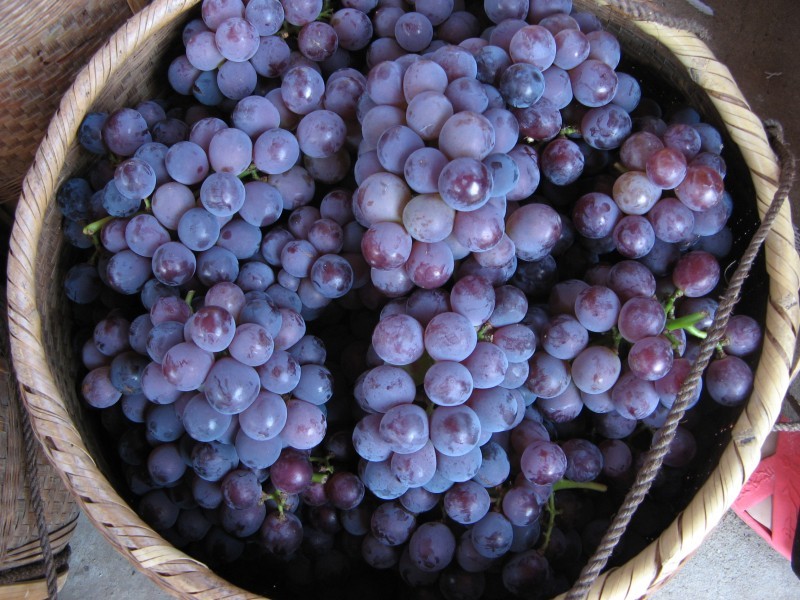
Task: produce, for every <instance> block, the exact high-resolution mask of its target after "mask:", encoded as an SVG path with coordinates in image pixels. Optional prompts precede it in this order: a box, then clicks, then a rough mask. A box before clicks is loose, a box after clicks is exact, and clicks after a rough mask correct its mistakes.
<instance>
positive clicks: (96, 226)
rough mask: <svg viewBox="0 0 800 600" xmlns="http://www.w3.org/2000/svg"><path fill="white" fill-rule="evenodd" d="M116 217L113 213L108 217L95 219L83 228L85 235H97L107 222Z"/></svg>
mask: <svg viewBox="0 0 800 600" xmlns="http://www.w3.org/2000/svg"><path fill="white" fill-rule="evenodd" d="M114 218H115V217H112V216H111V215H109V216H107V217H103V218H102V219H98V220H97V221H93V222H92V223H89V224H88V225H87V226H86V227H84V228H83V235H89V236H93V235H96V234H97V233H98V232H99V231H100V230H101V229H102V228H103V226H104V225H105V224H106V223H109V222H111V221H113V220H114Z"/></svg>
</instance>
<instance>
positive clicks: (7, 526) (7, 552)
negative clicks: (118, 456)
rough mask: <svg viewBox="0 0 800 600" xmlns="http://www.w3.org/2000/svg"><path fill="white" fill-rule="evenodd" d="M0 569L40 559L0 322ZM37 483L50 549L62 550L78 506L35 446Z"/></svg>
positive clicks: (14, 392)
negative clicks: (42, 503) (0, 343)
mask: <svg viewBox="0 0 800 600" xmlns="http://www.w3.org/2000/svg"><path fill="white" fill-rule="evenodd" d="M0 340H2V347H0V572H3V571H6V570H10V569H15V568H18V567H22V566H26V565H30V564H32V563H35V562H38V561H40V560H41V559H42V549H41V546H40V543H39V530H38V528H37V525H36V515H35V513H34V510H33V508H32V503H31V493H30V487H29V484H28V481H27V474H26V472H25V444H24V440H23V435H22V424H21V421H20V417H21V415H20V405H19V402H18V398H17V396H18V394H19V391H18V389H17V386H16V385H15V381H14V378H13V375H12V373H11V371H10V363H9V361H10V352H9V349H8V341H7V340H8V332H7V331H6V330H5V326H4V322H3V324H2V325H0ZM36 450H37V452H36V463H37V466H38V475H39V487H40V489H41V492H42V497H43V502H44V506H45V513H46V518H47V522H48V531H49V533H50V544H51V547H52V550H53V553H56V554H57V553H58V552H60V551H61V550H63V549H64V547H65V546H66V545H67V543H68V542H69V540H70V537H71V536H72V532H73V530H74V529H75V525H76V519H77V518H78V507H77V504H76V502H75V499H74V498H73V497H72V495H71V494H70V493H69V492H68V491H67V489H66V487H64V483H63V482H62V481H61V477H60V476H59V474H58V471H56V469H54V468H53V467H52V466H51V465H50V463H48V462H47V459H46V458H45V455H44V452H43V451H42V449H41V448H39V447H38V446H37V448H36Z"/></svg>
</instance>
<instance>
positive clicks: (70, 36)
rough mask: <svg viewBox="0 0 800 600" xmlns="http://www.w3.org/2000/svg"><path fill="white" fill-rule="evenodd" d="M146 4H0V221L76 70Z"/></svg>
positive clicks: (129, 0) (100, 0) (117, 0)
mask: <svg viewBox="0 0 800 600" xmlns="http://www.w3.org/2000/svg"><path fill="white" fill-rule="evenodd" d="M145 4H147V0H82V1H81V2H80V4H79V5H78V4H76V3H73V2H46V1H45V0H5V1H4V2H2V3H0V23H2V24H3V34H2V36H0V109H2V110H0V135H1V136H2V139H3V144H2V145H1V146H0V164H2V165H3V169H2V171H0V209H2V214H0V217H3V218H5V219H8V220H10V218H11V216H13V214H14V206H15V205H16V202H17V198H18V197H19V192H20V186H21V183H22V177H23V175H24V174H25V171H26V170H27V168H28V166H29V165H30V164H31V161H32V160H33V155H34V153H35V152H36V147H37V146H38V145H39V143H40V142H41V141H42V137H43V136H44V132H45V127H47V124H48V122H49V121H50V118H51V117H52V116H53V112H55V110H56V108H57V107H58V102H59V100H60V99H61V96H62V95H63V94H64V92H65V91H66V90H67V88H68V87H69V85H70V84H71V83H72V81H73V79H74V78H75V74H76V73H77V71H78V69H80V68H81V67H83V66H84V65H85V64H86V62H87V60H88V59H89V58H90V57H91V55H92V54H94V52H95V51H96V50H97V48H99V47H100V45H101V44H102V43H103V42H105V41H106V39H108V36H109V35H110V34H111V33H112V32H114V31H115V30H116V29H117V28H118V27H119V26H120V25H122V23H124V22H125V20H126V19H127V18H129V17H130V16H131V15H132V14H133V13H134V12H136V11H137V10H139V9H140V8H142V7H143V6H144V5H145Z"/></svg>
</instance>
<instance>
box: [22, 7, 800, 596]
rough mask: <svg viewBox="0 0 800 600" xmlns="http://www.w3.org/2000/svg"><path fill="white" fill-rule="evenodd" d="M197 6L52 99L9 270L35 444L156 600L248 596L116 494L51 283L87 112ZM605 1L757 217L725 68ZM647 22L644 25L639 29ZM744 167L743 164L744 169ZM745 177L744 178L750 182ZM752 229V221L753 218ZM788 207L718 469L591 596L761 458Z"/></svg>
mask: <svg viewBox="0 0 800 600" xmlns="http://www.w3.org/2000/svg"><path fill="white" fill-rule="evenodd" d="M196 3H197V0H158V1H157V2H155V3H153V4H152V5H150V6H149V7H147V8H146V9H145V10H143V11H142V12H141V13H139V14H138V15H136V16H135V17H134V18H133V19H131V20H130V21H128V23H126V24H125V26H123V27H122V28H121V29H120V30H119V31H118V32H117V33H116V34H115V35H114V36H113V37H112V38H111V39H110V40H109V41H108V43H107V44H106V45H105V46H103V47H102V48H101V49H100V50H99V52H98V53H97V54H96V55H95V57H94V58H93V59H92V61H91V62H90V63H89V65H88V67H87V68H85V69H84V70H83V71H81V72H80V74H79V75H78V77H77V79H76V81H75V83H74V85H73V86H72V87H71V88H70V89H69V91H68V92H67V94H66V95H65V96H64V98H63V99H62V101H61V104H60V107H59V110H58V112H57V113H56V115H55V117H54V119H53V121H52V122H51V124H50V126H49V129H48V131H47V135H46V137H45V139H44V142H43V143H42V145H41V146H40V147H39V150H38V152H37V154H36V158H35V161H34V163H33V166H32V168H31V170H30V171H29V172H28V174H27V176H26V178H25V180H24V182H23V191H22V196H21V199H20V203H19V206H18V210H17V216H16V222H15V226H14V231H13V235H12V243H11V252H10V258H9V271H8V276H9V279H8V294H9V306H10V308H9V318H10V329H11V335H12V350H13V357H14V361H15V365H16V368H17V371H18V376H19V379H20V382H21V383H22V385H23V390H24V392H23V394H24V400H25V403H26V406H27V408H28V410H29V412H30V414H31V418H32V421H33V424H34V427H35V430H36V433H37V435H38V437H39V439H40V440H41V441H42V443H43V445H44V448H45V451H46V453H47V454H48V456H49V457H50V458H51V460H52V461H53V463H54V464H55V465H56V466H57V468H58V469H59V470H60V473H61V475H62V477H63V478H64V481H65V482H66V483H67V485H68V487H69V488H70V489H71V490H72V491H73V493H74V494H75V495H76V497H77V498H78V499H79V501H80V503H81V505H82V507H83V509H84V510H85V512H86V514H87V515H88V517H89V518H90V519H91V521H92V522H93V523H94V524H95V526H96V527H98V529H99V530H100V531H101V532H102V533H103V535H104V536H105V537H106V539H107V540H108V541H109V542H110V543H111V544H112V545H113V546H114V547H115V548H117V549H118V550H119V551H120V552H121V553H122V554H123V555H125V556H126V557H127V558H128V559H129V560H130V561H131V562H132V563H134V564H135V565H136V566H137V567H138V568H139V569H140V570H141V571H142V572H143V573H144V574H146V575H147V576H148V577H150V578H151V579H152V580H154V581H155V582H156V583H157V584H158V585H160V586H161V587H162V588H164V589H165V590H167V591H169V592H171V593H172V594H175V595H177V596H180V597H186V598H255V597H258V596H255V595H254V594H253V593H251V592H248V591H245V590H243V589H241V588H239V587H237V586H235V585H233V584H231V583H230V582H228V581H226V580H225V579H223V578H222V577H220V576H219V575H217V574H216V573H214V572H212V571H211V570H210V569H209V568H208V567H206V566H205V565H204V564H201V563H199V562H198V561H196V560H195V559H193V558H191V557H189V556H188V555H186V554H184V553H183V552H181V551H179V550H177V549H176V548H174V547H173V546H172V545H170V544H169V543H168V542H167V541H166V540H165V539H164V538H162V537H161V536H160V535H158V534H157V533H156V532H154V531H153V530H152V529H151V528H150V527H148V526H147V524H146V523H144V522H143V521H142V520H141V519H140V518H139V517H138V516H137V515H136V513H135V512H134V511H133V510H132V509H131V508H130V506H128V505H127V504H126V502H125V501H124V500H123V498H122V496H120V495H119V493H118V492H117V491H116V489H115V487H114V485H113V484H112V481H115V480H116V479H117V478H115V476H114V474H113V473H111V472H110V471H109V470H108V468H107V464H106V462H105V460H104V456H103V452H102V449H101V448H100V447H99V445H100V444H99V442H98V440H97V435H96V432H94V431H93V430H92V428H91V426H90V424H89V423H90V420H89V419H86V418H84V416H85V412H84V411H83V409H82V406H81V402H80V400H79V398H78V397H77V395H76V385H75V377H76V376H75V373H76V372H78V370H79V367H78V364H79V363H78V360H77V358H76V356H75V355H74V351H73V348H72V345H71V341H72V340H71V333H70V331H69V330H68V328H67V327H66V326H65V319H66V318H67V317H66V314H67V311H66V310H65V307H64V306H63V304H64V302H63V300H62V293H61V286H60V283H61V281H62V278H63V271H64V266H65V260H64V252H62V240H61V234H60V230H59V226H60V216H59V214H58V211H57V209H56V208H55V203H54V195H55V190H56V189H57V187H58V185H59V184H60V182H62V181H63V180H64V179H65V178H67V177H68V176H69V175H70V174H71V173H74V172H77V171H79V169H80V168H81V167H82V166H85V165H84V164H83V163H82V162H81V160H82V159H81V157H80V152H79V150H78V147H77V146H78V145H77V143H76V141H75V135H76V131H77V128H78V126H79V124H80V122H81V120H82V118H83V116H84V115H85V114H86V113H87V112H88V111H90V110H109V109H113V108H115V107H119V106H122V105H129V104H130V103H133V102H138V101H140V100H141V99H144V98H147V97H150V96H153V95H157V94H158V93H159V92H161V91H162V89H161V86H162V85H163V84H161V83H156V79H155V77H154V75H155V74H156V73H160V72H161V71H160V69H162V68H163V60H162V58H163V57H162V55H163V52H164V51H165V48H166V47H168V46H169V41H170V40H172V39H174V36H176V35H177V34H178V33H179V31H180V27H181V25H182V24H183V23H184V22H185V19H186V11H188V10H189V9H190V8H192V7H193V6H194V5H195V4H196ZM618 4H619V3H618V2H612V0H594V1H589V0H576V1H575V6H576V7H577V8H579V9H590V10H592V11H594V12H595V13H596V14H598V16H600V17H601V19H602V20H603V21H604V22H605V23H606V24H607V25H608V26H609V27H610V28H612V29H613V30H614V31H615V33H616V34H617V35H618V36H619V38H620V40H621V42H622V44H623V48H624V50H625V52H626V55H627V56H632V57H633V58H634V59H635V60H637V61H639V62H640V63H642V64H643V65H645V66H646V68H647V69H648V71H652V72H654V73H657V74H658V75H659V76H660V77H661V78H662V79H664V80H665V81H666V82H668V83H669V84H670V85H672V86H674V87H675V88H676V89H678V90H679V91H680V92H682V93H684V94H685V95H686V96H687V97H688V98H690V100H691V102H692V103H694V104H695V105H696V106H698V107H700V109H701V110H702V112H704V114H705V115H706V117H707V118H708V119H710V120H711V121H712V122H715V123H717V124H719V125H721V126H723V127H724V129H725V130H726V133H727V135H728V139H729V140H730V141H729V145H731V144H730V142H732V144H733V146H734V152H737V150H736V148H738V152H739V153H740V154H741V157H740V158H741V161H742V162H741V164H742V169H741V171H742V172H743V174H744V175H745V177H744V179H745V180H747V184H746V186H745V188H748V187H749V188H751V189H752V190H753V191H752V197H753V201H752V204H753V214H754V215H755V211H756V210H757V211H758V215H759V216H763V214H764V212H765V211H766V209H767V207H768V206H769V204H770V202H771V200H772V197H773V194H774V192H775V190H776V185H777V179H778V166H777V163H776V159H775V156H774V154H773V152H772V150H771V149H770V146H769V144H768V142H767V139H766V135H765V132H764V129H763V127H762V124H761V122H760V120H759V119H758V118H757V117H756V116H755V115H754V114H753V113H752V112H751V110H750V109H749V107H748V104H747V102H746V100H745V99H744V98H743V97H742V95H741V93H740V92H739V90H738V88H737V86H736V84H735V82H734V81H733V80H732V78H731V75H730V73H729V71H728V69H727V68H726V67H725V66H724V65H722V64H720V63H719V62H718V61H717V60H716V59H715V58H714V56H713V55H712V53H711V52H710V51H709V49H708V48H707V46H706V45H705V44H704V43H703V42H702V41H701V40H700V39H698V38H697V37H696V36H695V35H693V34H690V33H687V32H686V31H683V30H681V29H676V28H672V27H669V26H666V25H663V24H657V23H654V22H650V21H648V20H646V18H647V17H646V15H644V16H641V17H638V18H637V19H632V18H631V17H630V16H629V15H627V14H623V13H621V12H619V11H618V10H617V9H616V8H615V6H617V5H618ZM640 18H641V19H644V20H639V19H640ZM745 165H746V166H745ZM748 174H749V177H747V175H748ZM753 220H755V217H754V218H753ZM793 235H794V234H793V229H792V223H791V216H790V212H789V207H788V206H785V207H784V208H783V210H782V211H781V213H780V215H779V217H778V219H777V222H776V224H775V227H774V229H773V231H772V232H771V234H770V235H769V238H768V239H767V242H766V250H765V258H766V260H765V263H766V274H765V277H768V286H767V287H768V294H769V299H768V301H767V302H766V308H765V309H764V313H763V315H762V319H761V320H762V323H764V325H765V327H766V335H765V342H764V348H763V351H762V354H761V358H760V361H759V364H758V368H757V372H756V376H755V389H754V392H753V394H752V396H751V398H750V399H749V401H748V403H747V404H746V406H745V407H744V409H743V411H742V413H741V416H740V417H739V418H738V420H737V421H736V423H735V425H734V426H733V429H732V433H731V437H730V442H729V443H728V444H727V446H726V447H725V448H724V451H723V452H722V455H721V458H720V460H719V463H718V464H717V465H716V466H715V467H713V471H712V472H711V475H710V476H709V477H708V479H707V481H706V483H705V484H704V485H703V486H702V487H701V488H700V490H699V491H698V492H697V493H696V495H695V496H694V497H693V499H692V500H691V501H690V502H689V504H688V506H687V508H686V509H685V510H684V511H683V512H682V513H681V514H679V515H678V516H677V518H676V519H675V520H674V522H673V523H672V524H671V525H669V526H668V527H667V529H666V530H665V531H664V532H663V533H662V535H661V536H660V537H659V538H658V539H656V540H655V541H654V542H653V543H651V544H650V546H648V547H647V548H646V549H645V550H644V551H642V552H641V553H640V554H638V555H637V556H635V558H633V559H631V560H630V561H628V562H627V563H625V564H624V565H622V566H621V567H619V568H615V569H611V570H609V571H607V572H606V573H604V574H603V575H601V576H600V578H599V579H598V580H597V581H596V582H595V584H594V586H593V587H592V590H591V592H590V595H589V597H590V598H603V599H611V598H615V599H617V598H628V599H634V598H640V597H642V596H644V595H646V594H647V593H648V592H649V591H652V590H654V589H656V588H657V587H659V586H660V585H661V584H662V583H663V582H664V581H665V580H667V579H668V578H669V577H670V576H671V575H672V574H673V573H674V572H675V571H676V570H677V568H678V567H679V566H680V564H681V563H682V562H683V561H685V560H686V559H687V557H688V556H690V555H691V554H692V553H693V552H694V551H695V550H696V549H697V548H698V546H699V545H700V543H701V542H702V540H703V538H704V537H705V536H706V535H707V534H708V532H709V531H710V530H711V529H712V528H713V527H714V526H715V525H716V524H717V522H718V521H719V519H720V518H721V517H722V515H723V513H724V512H725V511H726V509H727V508H728V507H729V506H730V504H731V503H732V501H733V500H734V498H735V497H736V495H737V494H738V492H739V490H740V489H741V487H742V485H743V484H744V482H745V481H746V480H747V478H748V476H749V475H750V473H751V472H752V471H753V470H754V469H755V467H756V465H757V464H758V462H759V459H760V452H759V450H760V447H761V445H762V442H763V440H764V439H765V437H766V435H767V434H768V432H769V431H770V429H771V427H772V424H773V423H774V422H775V420H776V418H777V416H778V413H779V410H780V405H781V402H782V399H783V397H784V394H785V392H786V389H787V387H788V384H789V373H790V367H791V365H790V362H791V360H792V356H793V353H794V348H795V344H796V341H797V324H798V323H800V307H799V306H798V287H800V258H798V255H797V252H796V250H795V247H794V237H793Z"/></svg>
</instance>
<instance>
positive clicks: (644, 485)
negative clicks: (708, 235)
mask: <svg viewBox="0 0 800 600" xmlns="http://www.w3.org/2000/svg"><path fill="white" fill-rule="evenodd" d="M764 125H765V128H766V130H767V134H768V135H769V137H770V141H771V143H772V146H773V148H774V150H775V153H776V154H777V155H778V161H779V163H780V167H781V170H780V172H781V174H780V183H779V186H778V189H777V191H776V192H775V196H774V198H773V200H772V203H771V204H770V206H769V209H768V210H767V212H766V214H765V215H764V219H763V220H762V222H761V225H760V226H759V228H758V230H757V231H756V233H755V235H754V236H753V238H752V239H751V240H750V243H749V244H748V246H747V249H746V250H745V253H744V255H743V256H742V259H741V261H740V262H739V265H738V266H737V267H736V271H735V272H734V274H733V277H732V279H731V281H730V283H729V284H728V287H727V289H726V290H725V293H724V294H723V296H722V299H721V300H720V303H719V308H718V309H717V313H716V317H715V319H714V322H713V323H712V324H711V327H710V329H709V330H708V337H707V338H706V339H705V340H703V342H702V344H701V345H700V354H699V356H698V358H697V361H696V362H695V363H694V365H692V370H691V371H690V372H689V375H688V376H687V378H686V381H684V383H683V386H682V387H681V391H680V394H679V395H678V398H677V399H676V401H675V404H674V405H673V407H672V409H670V411H669V414H668V416H667V419H666V422H665V423H664V425H663V426H662V427H661V429H659V430H658V432H656V434H655V435H654V436H653V441H652V445H651V447H650V450H649V451H648V452H647V454H646V457H645V461H644V464H643V465H642V467H641V469H640V470H639V472H638V473H637V474H636V480H635V481H634V483H633V486H632V487H631V489H630V490H629V491H628V493H627V495H626V496H625V501H624V502H623V504H622V506H621V507H620V509H619V511H618V512H617V514H616V515H615V516H614V519H613V520H612V521H611V525H609V528H608V530H607V531H606V533H605V535H604V536H603V539H602V540H601V541H600V544H599V545H598V547H597V550H596V551H595V553H594V555H593V556H592V557H591V558H590V559H589V562H588V563H587V564H586V565H585V566H584V568H583V570H582V571H581V574H580V576H579V578H578V580H577V581H576V582H575V584H574V585H573V586H572V589H570V591H569V592H568V593H567V596H566V598H567V600H584V599H585V598H586V596H587V595H588V593H589V589H590V588H591V586H592V584H593V583H594V582H595V580H596V579H597V576H598V575H599V574H600V572H601V571H602V570H603V568H604V567H605V566H606V564H607V563H608V559H609V558H610V557H611V554H612V553H613V552H614V549H615V548H616V547H617V544H618V543H619V540H620V538H621V537H622V535H623V534H624V533H625V530H626V529H627V527H628V524H629V523H630V520H631V517H632V516H633V513H634V512H636V509H637V508H638V507H639V504H641V502H642V500H644V498H645V496H646V495H647V493H648V491H649V490H650V486H651V485H652V483H653V480H654V479H655V477H656V475H657V474H658V471H659V469H660V468H661V463H662V462H663V460H664V456H665V455H666V454H667V452H668V451H669V446H670V443H671V442H672V440H673V438H674V437H675V431H676V429H677V427H678V423H679V422H680V421H681V419H682V418H683V416H684V414H685V412H686V409H687V406H688V405H689V403H690V401H691V400H692V399H693V398H694V395H695V390H696V389H697V386H698V384H699V383H700V379H701V377H702V374H703V371H704V370H705V368H706V367H707V366H708V363H709V361H710V360H711V357H712V355H713V353H714V350H715V349H716V345H717V342H719V341H720V340H721V339H722V337H723V335H724V333H725V327H726V326H727V324H728V319H729V318H730V316H731V313H732V312H733V308H734V306H735V305H736V303H737V302H738V301H739V297H740V295H741V291H742V285H743V284H744V281H745V279H746V278H747V276H748V274H749V273H750V269H751V268H752V266H753V263H754V262H755V259H756V257H757V255H758V252H759V250H760V248H761V245H762V244H763V243H764V240H765V239H766V238H767V235H768V234H769V232H770V230H771V229H772V225H773V223H774V222H775V219H776V217H777V216H778V213H779V211H780V209H781V206H783V203H784V202H785V200H786V198H787V197H788V196H789V192H790V190H791V187H792V184H793V183H794V180H795V163H794V156H793V155H792V154H791V152H790V151H789V149H788V148H787V146H786V142H785V140H784V135H783V128H782V127H781V125H780V123H778V122H777V121H773V120H768V121H765V122H764Z"/></svg>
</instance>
